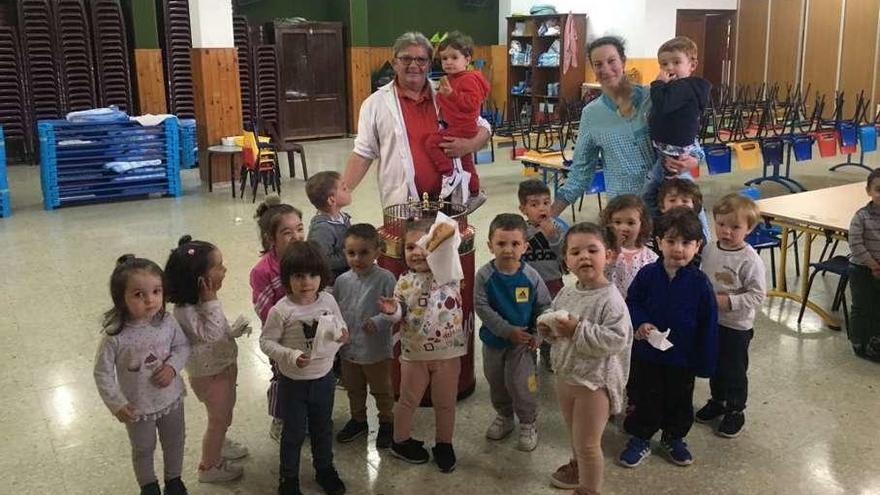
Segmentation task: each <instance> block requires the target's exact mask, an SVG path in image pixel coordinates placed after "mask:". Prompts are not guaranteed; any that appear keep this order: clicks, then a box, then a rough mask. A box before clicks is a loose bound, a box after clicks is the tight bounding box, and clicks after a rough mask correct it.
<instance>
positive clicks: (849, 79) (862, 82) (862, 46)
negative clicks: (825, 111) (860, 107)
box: [839, 0, 880, 119]
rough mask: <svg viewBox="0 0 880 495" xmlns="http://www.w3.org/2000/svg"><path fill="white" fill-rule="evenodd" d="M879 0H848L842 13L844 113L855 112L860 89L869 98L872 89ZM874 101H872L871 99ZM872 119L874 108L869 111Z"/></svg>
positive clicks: (849, 114)
mask: <svg viewBox="0 0 880 495" xmlns="http://www.w3.org/2000/svg"><path fill="white" fill-rule="evenodd" d="M878 12H880V0H847V2H846V11H845V12H844V21H843V22H844V27H843V54H842V56H841V60H840V87H839V89H840V91H843V92H844V102H845V106H844V116H845V117H846V118H850V117H851V116H852V114H853V112H854V111H855V107H856V99H857V98H858V94H859V92H860V91H864V92H865V98H866V99H871V94H872V93H873V92H874V89H873V88H872V85H873V83H874V74H873V68H874V60H875V58H876V55H877V54H876V49H877V16H878ZM872 101H874V100H872ZM869 113H870V114H871V115H870V117H869V118H871V119H873V118H874V115H873V113H874V111H873V110H871V111H870V112H869Z"/></svg>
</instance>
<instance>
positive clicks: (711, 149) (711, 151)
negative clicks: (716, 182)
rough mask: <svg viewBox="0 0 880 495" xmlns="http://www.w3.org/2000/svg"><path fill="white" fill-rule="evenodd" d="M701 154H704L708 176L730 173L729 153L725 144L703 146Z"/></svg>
mask: <svg viewBox="0 0 880 495" xmlns="http://www.w3.org/2000/svg"><path fill="white" fill-rule="evenodd" d="M703 152H705V153H706V166H707V167H708V168H709V175H718V174H729V173H730V171H731V169H732V167H731V160H730V158H731V156H730V155H731V153H730V148H728V147H727V145H726V144H706V145H703Z"/></svg>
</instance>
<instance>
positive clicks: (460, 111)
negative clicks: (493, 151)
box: [437, 70, 490, 138]
mask: <svg viewBox="0 0 880 495" xmlns="http://www.w3.org/2000/svg"><path fill="white" fill-rule="evenodd" d="M446 78H447V80H448V81H449V85H450V86H452V94H450V95H449V96H443V95H442V94H438V95H437V104H438V105H439V106H440V115H441V117H442V118H443V120H444V121H445V122H446V124H447V125H448V126H449V127H447V128H446V134H449V135H450V136H457V137H466V138H472V137H474V136H476V135H477V127H478V126H477V117H479V115H480V107H481V106H482V105H483V100H485V99H486V95H488V94H489V89H490V88H489V82H488V81H486V78H485V77H483V74H482V73H480V71H478V70H465V71H461V72H459V73H457V74H449V75H447V76H446Z"/></svg>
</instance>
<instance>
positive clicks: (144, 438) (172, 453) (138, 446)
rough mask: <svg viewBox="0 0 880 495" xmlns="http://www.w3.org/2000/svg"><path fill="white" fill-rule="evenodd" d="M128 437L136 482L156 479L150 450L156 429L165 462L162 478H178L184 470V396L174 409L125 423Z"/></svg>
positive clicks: (143, 482) (154, 442)
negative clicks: (160, 415) (157, 417)
mask: <svg viewBox="0 0 880 495" xmlns="http://www.w3.org/2000/svg"><path fill="white" fill-rule="evenodd" d="M125 427H126V429H127V430H128V438H129V440H130V441H131V462H132V464H134V476H135V478H137V482H138V485H140V486H144V485H147V484H150V483H152V482H154V481H157V479H156V471H155V470H154V469H153V452H155V450H156V430H159V441H160V442H162V457H163V459H164V461H165V462H164V464H165V480H166V481H167V480H171V479H174V478H179V477H180V473H181V472H182V471H183V445H184V441H185V439H186V424H185V423H184V419H183V399H181V401H180V406H178V407H177V409H174V410H173V411H171V412H169V413H168V414H166V415H165V416H162V417H161V418H159V419H156V420H153V421H137V422H134V423H127V424H126V425H125Z"/></svg>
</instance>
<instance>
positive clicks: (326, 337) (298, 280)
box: [260, 241, 348, 495]
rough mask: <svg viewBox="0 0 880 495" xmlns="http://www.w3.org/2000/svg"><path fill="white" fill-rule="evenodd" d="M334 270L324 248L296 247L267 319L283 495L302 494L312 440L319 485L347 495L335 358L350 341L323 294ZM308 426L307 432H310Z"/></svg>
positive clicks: (287, 257) (264, 342)
mask: <svg viewBox="0 0 880 495" xmlns="http://www.w3.org/2000/svg"><path fill="white" fill-rule="evenodd" d="M330 277H331V275H330V268H329V266H328V264H327V261H326V259H325V258H324V255H323V254H322V253H321V248H320V247H318V246H317V245H315V243H313V242H310V241H298V242H294V243H293V244H291V245H290V246H289V247H288V248H287V251H286V253H285V254H284V257H283V258H282V259H281V283H282V284H283V285H284V288H285V290H287V296H286V297H284V298H283V299H281V300H280V301H278V303H277V304H275V306H274V307H272V309H271V310H269V316H268V317H267V318H266V323H265V324H264V325H263V331H262V334H261V335H260V349H261V350H262V351H263V352H264V353H266V355H267V356H269V358H271V359H272V360H273V361H275V363H276V364H277V365H278V370H279V371H280V372H281V373H280V376H279V377H278V401H279V406H280V410H281V411H280V412H281V415H282V420H283V423H284V426H283V428H282V430H281V470H280V471H281V472H280V478H281V479H280V486H279V487H278V493H279V494H280V495H295V494H299V493H300V490H299V460H300V450H301V449H302V444H303V442H305V439H306V433H308V434H309V436H310V440H311V441H310V444H311V447H312V464H313V465H314V466H315V471H316V473H315V474H316V475H315V480H316V481H317V482H318V484H319V485H320V486H321V488H323V489H324V492H325V493H327V494H329V495H341V494H343V493H345V484H344V483H343V482H342V480H341V479H339V474H338V473H337V472H336V468H335V467H334V466H333V396H334V392H335V390H336V378H335V377H334V376H333V372H332V368H333V358H334V357H335V356H336V353H337V352H338V351H339V348H340V347H341V346H342V344H344V343H345V342H346V341H347V340H348V330H347V329H346V328H345V326H344V321H343V318H342V313H341V312H340V311H339V306H338V305H337V304H336V301H335V300H334V299H333V296H331V295H330V294H328V293H327V292H324V287H326V284H327V283H328V282H329V281H330ZM306 424H308V431H306Z"/></svg>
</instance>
